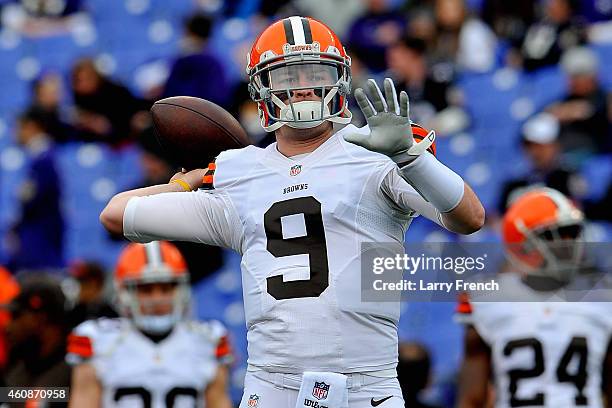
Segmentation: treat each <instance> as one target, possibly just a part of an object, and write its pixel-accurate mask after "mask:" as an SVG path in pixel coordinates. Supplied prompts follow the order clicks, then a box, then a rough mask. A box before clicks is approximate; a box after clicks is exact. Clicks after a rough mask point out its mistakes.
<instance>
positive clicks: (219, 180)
mask: <svg viewBox="0 0 612 408" xmlns="http://www.w3.org/2000/svg"><path fill="white" fill-rule="evenodd" d="M264 151H265V150H264V149H262V148H260V147H257V146H254V145H250V146H246V147H243V148H240V149H230V150H225V151H223V152H221V153H220V154H219V155H218V156H217V158H216V159H215V164H214V167H215V169H214V170H215V171H214V176H213V178H212V180H211V181H212V185H213V187H214V188H215V189H218V188H223V187H228V186H230V185H232V184H233V183H235V182H236V181H238V180H240V179H241V178H243V177H244V176H245V175H246V174H248V172H249V171H250V170H251V169H252V168H253V167H254V165H255V163H256V162H257V160H258V157H259V156H260V155H261V154H263V152H264Z"/></svg>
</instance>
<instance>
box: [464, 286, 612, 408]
mask: <svg viewBox="0 0 612 408" xmlns="http://www.w3.org/2000/svg"><path fill="white" fill-rule="evenodd" d="M511 275H512V276H511ZM511 275H508V276H507V277H505V279H504V286H505V288H506V290H509V291H512V290H515V291H520V292H522V293H523V294H524V296H523V300H524V301H518V302H512V303H510V302H503V303H502V302H500V303H493V302H472V303H471V309H472V310H471V316H469V322H470V323H472V324H473V325H474V327H475V328H476V330H477V331H478V333H479V334H480V336H481V337H482V338H483V340H485V342H486V343H487V344H489V346H490V347H491V358H492V365H493V375H494V382H495V387H496V404H495V406H496V407H497V408H509V407H518V406H521V407H551V408H552V407H568V408H569V407H598V408H599V407H602V406H603V402H602V397H601V380H602V372H603V363H604V360H605V357H606V351H607V348H608V345H609V343H610V340H611V339H612V303H603V302H590V303H589V302H558V301H557V302H555V301H554V299H558V297H556V295H555V294H554V293H548V294H543V293H541V292H535V291H534V290H532V289H531V288H529V287H528V286H526V285H525V284H523V283H522V282H521V280H520V278H519V277H518V276H517V275H516V274H511ZM512 287H514V288H512ZM530 295H531V296H530ZM529 298H531V299H532V300H533V299H536V300H538V301H531V302H530V301H528V300H529ZM544 300H549V301H544ZM550 300H552V301H550Z"/></svg>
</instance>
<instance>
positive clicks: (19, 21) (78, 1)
mask: <svg viewBox="0 0 612 408" xmlns="http://www.w3.org/2000/svg"><path fill="white" fill-rule="evenodd" d="M5 2H6V3H9V4H7V5H6V6H5V7H4V8H3V9H2V10H1V11H2V16H1V17H2V22H3V24H5V25H6V26H7V27H9V28H10V29H12V30H15V31H19V32H21V33H23V34H26V35H28V36H33V37H42V36H49V35H56V34H61V33H64V32H66V31H68V30H70V28H71V23H72V22H73V21H74V19H72V17H75V16H77V15H78V14H81V12H82V8H83V7H82V3H83V2H82V0H61V1H58V0H34V1H32V0H16V1H10V0H9V1H5ZM0 3H4V2H2V1H0ZM0 5H1V4H0Z"/></svg>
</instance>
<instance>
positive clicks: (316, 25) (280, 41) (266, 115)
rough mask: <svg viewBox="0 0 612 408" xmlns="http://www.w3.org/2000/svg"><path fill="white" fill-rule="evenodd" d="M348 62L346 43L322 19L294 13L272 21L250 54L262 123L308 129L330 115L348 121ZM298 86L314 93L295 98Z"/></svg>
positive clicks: (252, 91)
mask: <svg viewBox="0 0 612 408" xmlns="http://www.w3.org/2000/svg"><path fill="white" fill-rule="evenodd" d="M350 66H351V59H350V57H349V56H348V55H347V54H346V51H345V49H344V47H343V46H342V43H340V40H339V39H338V37H337V36H336V34H335V33H334V32H333V31H332V30H331V29H330V28H329V27H327V26H326V25H325V24H323V23H321V22H320V21H317V20H315V19H313V18H310V17H296V16H294V17H288V18H285V19H282V20H280V21H277V22H275V23H273V24H272V25H270V26H269V27H268V28H266V29H265V30H264V31H263V32H262V33H261V34H260V35H259V37H257V39H256V40H255V43H254V44H253V46H252V47H251V51H250V52H249V53H248V55H247V68H246V72H247V75H248V77H249V92H250V94H251V98H252V99H253V100H254V101H255V102H256V103H257V106H258V109H259V116H260V119H261V126H262V127H263V128H264V129H265V130H266V131H267V132H273V131H275V130H277V129H278V128H280V127H281V126H283V125H287V126H290V127H293V128H298V129H305V128H312V127H315V126H318V125H320V124H321V123H323V121H326V120H327V121H330V122H335V123H342V124H346V123H349V122H350V121H351V112H350V111H349V110H348V100H347V97H348V96H349V94H350V91H351V71H350ZM299 92H302V93H303V94H310V93H312V94H310V97H309V98H307V99H308V100H301V101H295V100H294V99H295V98H294V96H295V95H296V93H299ZM314 95H316V98H314ZM312 99H317V100H312Z"/></svg>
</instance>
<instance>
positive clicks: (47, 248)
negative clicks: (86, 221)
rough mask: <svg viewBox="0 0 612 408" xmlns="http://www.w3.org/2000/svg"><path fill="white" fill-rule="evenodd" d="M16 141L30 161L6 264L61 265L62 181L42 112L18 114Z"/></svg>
mask: <svg viewBox="0 0 612 408" xmlns="http://www.w3.org/2000/svg"><path fill="white" fill-rule="evenodd" d="M17 141H18V142H19V144H20V145H21V146H23V148H24V149H25V150H26V152H27V154H28V156H29V157H30V165H29V168H28V170H27V175H26V177H25V180H24V181H23V182H22V184H21V187H20V189H19V204H20V208H19V218H18V220H17V221H16V223H15V224H14V225H13V228H12V231H11V234H10V236H9V248H10V254H9V268H10V269H11V270H13V271H20V270H24V269H27V270H38V269H59V268H62V267H63V266H64V265H65V260H64V245H63V244H64V241H63V240H64V217H63V215H62V209H61V205H60V200H61V195H62V190H61V181H60V179H59V175H58V172H57V164H56V157H55V155H56V152H55V148H54V145H53V140H52V139H51V137H50V136H49V135H48V134H47V130H46V128H45V118H44V114H41V113H40V112H39V111H38V110H35V109H33V110H29V111H27V112H24V113H23V114H21V116H20V117H19V124H18V128H17Z"/></svg>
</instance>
